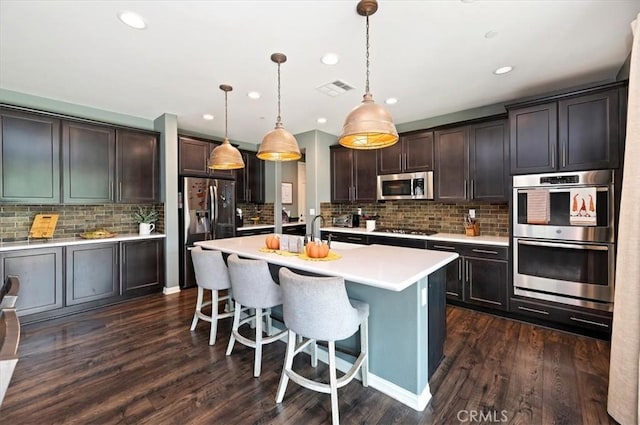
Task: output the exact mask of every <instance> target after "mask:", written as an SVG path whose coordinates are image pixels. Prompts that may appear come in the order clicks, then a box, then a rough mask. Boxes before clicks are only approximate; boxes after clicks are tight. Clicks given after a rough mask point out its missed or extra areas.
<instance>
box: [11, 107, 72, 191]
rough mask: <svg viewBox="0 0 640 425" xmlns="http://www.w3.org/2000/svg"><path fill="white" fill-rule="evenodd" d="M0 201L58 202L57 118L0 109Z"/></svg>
mask: <svg viewBox="0 0 640 425" xmlns="http://www.w3.org/2000/svg"><path fill="white" fill-rule="evenodd" d="M0 201H2V202H15V203H18V202H20V203H33V204H57V203H60V121H59V120H57V119H53V118H49V117H46V116H41V115H35V114H27V113H21V112H14V111H11V110H7V109H1V110H0Z"/></svg>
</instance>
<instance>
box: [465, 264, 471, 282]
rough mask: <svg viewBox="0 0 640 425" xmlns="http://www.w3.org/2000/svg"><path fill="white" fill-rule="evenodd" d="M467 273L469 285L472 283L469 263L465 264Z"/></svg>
mask: <svg viewBox="0 0 640 425" xmlns="http://www.w3.org/2000/svg"><path fill="white" fill-rule="evenodd" d="M464 267H465V271H466V272H467V283H470V282H471V272H470V271H469V262H468V261H465V262H464Z"/></svg>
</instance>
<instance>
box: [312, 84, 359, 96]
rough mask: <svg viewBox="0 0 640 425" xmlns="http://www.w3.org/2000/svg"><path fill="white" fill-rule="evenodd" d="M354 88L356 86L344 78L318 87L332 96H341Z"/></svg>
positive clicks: (320, 90) (317, 88)
mask: <svg viewBox="0 0 640 425" xmlns="http://www.w3.org/2000/svg"><path fill="white" fill-rule="evenodd" d="M353 89H354V87H353V86H352V85H350V84H349V83H347V82H344V81H342V80H335V81H332V82H330V83H327V84H323V85H321V86H320V87H316V90H318V91H319V92H321V93H324V94H326V95H327V96H331V97H336V96H339V95H341V94H342V93H344V92H347V91H349V90H353Z"/></svg>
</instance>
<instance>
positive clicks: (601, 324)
mask: <svg viewBox="0 0 640 425" xmlns="http://www.w3.org/2000/svg"><path fill="white" fill-rule="evenodd" d="M569 319H571V320H573V321H576V322H582V323H587V324H589V325H596V326H601V327H603V328H608V327H609V325H607V324H606V323H600V322H594V321H593V320H587V319H581V318H579V317H573V316H571V317H569Z"/></svg>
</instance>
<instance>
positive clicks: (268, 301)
mask: <svg viewBox="0 0 640 425" xmlns="http://www.w3.org/2000/svg"><path fill="white" fill-rule="evenodd" d="M227 264H228V266H229V276H230V277H231V288H232V290H233V299H234V301H235V308H234V309H235V314H234V316H233V328H232V330H231V338H229V345H228V346H227V356H228V355H230V354H231V351H233V345H234V343H235V342H236V340H237V341H238V342H239V343H241V344H243V345H246V346H247V347H252V348H254V349H255V358H254V366H253V376H255V377H258V376H260V368H261V363H262V346H263V345H265V344H269V343H272V342H274V341H277V340H278V339H280V337H282V336H283V335H284V334H285V333H286V330H284V331H281V332H278V333H277V334H275V335H270V334H271V308H272V307H275V306H278V305H280V304H282V290H281V289H280V286H278V284H277V283H275V282H274V281H273V279H272V278H271V273H270V272H269V265H268V264H267V262H266V261H263V260H247V259H241V258H239V257H238V256H237V255H236V254H232V255H230V256H229V257H228V258H227ZM243 309H244V310H247V309H253V310H254V311H255V314H253V315H251V316H248V317H245V318H243V319H242V320H241V317H240V313H241V312H242V311H243ZM263 317H264V318H265V319H266V322H267V326H266V334H267V337H264V336H263V335H262V319H263ZM254 321H255V340H252V339H249V338H247V337H245V336H243V335H241V334H240V332H239V331H238V329H239V328H240V327H241V326H242V325H243V324H245V323H253V322H254Z"/></svg>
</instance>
